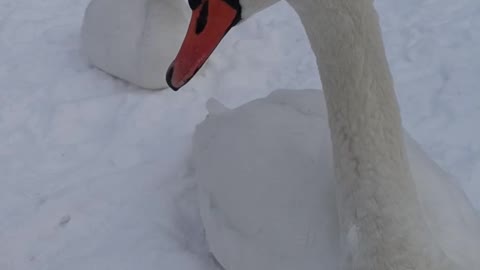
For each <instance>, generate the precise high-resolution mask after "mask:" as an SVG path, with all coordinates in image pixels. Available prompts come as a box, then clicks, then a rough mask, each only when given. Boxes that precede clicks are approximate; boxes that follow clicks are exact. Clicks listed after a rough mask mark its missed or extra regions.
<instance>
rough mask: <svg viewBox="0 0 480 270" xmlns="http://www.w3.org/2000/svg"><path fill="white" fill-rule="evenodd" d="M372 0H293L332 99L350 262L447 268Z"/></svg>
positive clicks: (347, 259)
mask: <svg viewBox="0 0 480 270" xmlns="http://www.w3.org/2000/svg"><path fill="white" fill-rule="evenodd" d="M372 1H373V0H292V1H289V3H290V4H291V5H292V6H293V7H294V9H295V10H296V11H297V13H298V14H299V16H300V17H301V19H302V22H303V24H304V26H305V29H306V32H307V35H308V37H309V39H310V42H311V45H312V49H313V50H314V52H315V54H316V57H317V64H318V67H319V70H320V75H321V78H322V84H323V90H324V93H325V98H326V101H327V105H328V114H329V123H330V129H331V137H332V142H333V152H334V163H335V172H336V178H337V198H338V208H339V209H338V210H339V218H340V224H341V232H342V242H343V248H344V252H345V262H344V263H345V266H344V267H345V269H356V270H357V269H358V270H360V269H362V270H367V269H368V270H371V269H433V268H430V267H431V266H432V265H437V266H439V268H437V269H441V267H440V265H439V264H437V263H439V262H441V261H442V260H441V258H442V257H443V255H442V252H441V251H439V250H438V249H436V248H434V247H433V246H434V244H433V243H432V241H431V240H432V239H430V238H429V236H428V235H429V232H428V228H427V226H426V223H425V222H424V220H423V218H422V215H421V212H420V211H421V210H420V207H421V206H420V203H419V200H418V198H417V195H416V191H415V184H414V182H413V180H412V177H411V175H410V170H409V165H408V162H407V159H406V155H405V149H404V140H403V129H402V125H401V118H400V112H399V108H398V104H397V100H396V97H395V92H394V88H393V81H392V77H391V75H390V71H389V67H388V64H387V60H386V57H385V50H384V47H383V41H382V37H381V33H380V27H379V23H378V16H377V14H376V12H375V9H374V7H373V2H372ZM419 256H420V257H422V256H423V257H425V259H422V258H419ZM432 261H435V262H432ZM441 263H442V265H443V262H441ZM429 264H431V265H430V266H428V265H429Z"/></svg>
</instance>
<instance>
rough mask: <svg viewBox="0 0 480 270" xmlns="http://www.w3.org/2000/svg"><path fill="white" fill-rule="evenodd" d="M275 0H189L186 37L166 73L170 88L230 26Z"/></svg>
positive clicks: (183, 78)
mask: <svg viewBox="0 0 480 270" xmlns="http://www.w3.org/2000/svg"><path fill="white" fill-rule="evenodd" d="M278 1H279V0H188V4H189V5H190V8H191V10H192V15H191V19H190V24H189V26H188V30H187V34H186V36H185V39H184V40H183V43H182V45H181V47H180V50H179V52H178V54H177V56H176V57H175V59H174V60H173V62H172V64H171V65H170V67H169V68H168V71H167V74H166V80H167V83H168V85H169V86H170V88H172V89H173V90H178V89H180V88H181V87H182V86H184V85H185V84H186V83H188V81H189V80H190V79H191V78H193V76H195V74H196V73H197V71H198V70H199V69H200V68H201V67H202V66H203V64H204V63H205V62H206V61H207V59H208V57H209V56H210V55H211V54H212V53H213V51H214V50H215V48H216V47H217V46H218V44H220V42H221V41H222V39H223V37H224V36H225V35H226V34H227V33H228V32H229V31H230V29H232V27H234V26H235V25H237V24H238V23H239V22H240V21H241V20H245V19H247V18H248V17H250V16H251V15H253V14H255V13H257V12H259V11H261V10H263V9H265V8H266V7H269V6H271V5H272V4H274V3H276V2H278Z"/></svg>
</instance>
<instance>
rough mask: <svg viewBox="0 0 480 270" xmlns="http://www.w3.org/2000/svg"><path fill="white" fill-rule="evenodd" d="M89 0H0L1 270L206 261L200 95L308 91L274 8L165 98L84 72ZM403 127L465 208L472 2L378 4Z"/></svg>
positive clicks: (479, 191)
mask: <svg viewBox="0 0 480 270" xmlns="http://www.w3.org/2000/svg"><path fill="white" fill-rule="evenodd" d="M87 5H88V0H50V1H34V0H2V1H1V2H0V138H1V140H0V172H1V176H0V184H1V186H2V188H1V189H0V269H2V270H3V269H6V270H10V269H14V270H26V269H40V270H41V269H48V270H56V269H59V270H60V269H62V270H63V269H69V270H75V269H102V270H103V269H118V270H121V269H142V270H148V269H179V270H184V269H185V270H187V269H216V268H215V267H216V266H215V263H214V262H213V260H212V259H211V258H210V257H209V256H208V249H207V246H206V244H205V242H204V239H203V227H202V224H201V222H200V219H199V215H198V210H197V202H196V191H195V183H194V181H193V179H192V178H191V177H190V175H191V172H190V171H189V166H188V159H189V155H190V154H189V153H190V151H191V150H190V148H191V138H192V134H193V130H194V128H195V126H196V124H198V123H200V122H201V121H202V120H203V119H204V118H205V115H206V109H205V104H206V102H207V100H208V99H209V98H210V97H214V98H216V99H218V100H219V101H221V102H222V103H224V104H226V105H227V106H228V107H237V106H239V105H242V104H244V103H246V102H248V101H251V100H253V99H256V98H259V97H264V96H266V95H268V94H269V93H270V92H272V91H273V90H275V89H279V88H283V89H304V88H319V87H320V80H319V78H318V75H317V72H316V71H315V70H316V66H315V62H314V60H313V55H312V53H311V52H310V50H309V45H308V43H307V40H306V37H305V34H304V33H303V31H302V28H301V25H300V22H299V21H298V19H297V17H296V15H295V14H294V13H293V11H292V10H291V9H290V8H289V7H288V6H287V5H286V4H285V3H280V4H278V5H276V6H274V7H272V8H271V9H269V10H266V11H264V12H262V15H263V16H256V17H255V18H252V20H250V21H247V22H245V23H243V24H241V25H240V26H238V27H237V28H236V29H235V31H232V32H231V33H230V34H229V35H228V36H227V37H226V39H225V40H224V42H222V44H221V46H220V47H219V48H218V50H217V52H216V53H215V54H214V55H213V56H212V58H211V60H210V61H209V62H208V63H207V64H206V65H205V67H204V68H203V70H202V71H201V72H200V73H199V74H198V76H197V77H196V78H195V79H193V80H192V81H191V83H190V84H189V85H188V86H187V87H185V88H184V89H182V90H181V91H179V92H173V91H149V90H142V89H139V88H137V87H135V86H132V85H129V84H127V83H125V82H123V81H120V80H117V79H114V78H112V77H110V76H109V75H107V74H105V73H103V72H101V71H99V70H97V69H95V68H93V67H91V66H90V65H89V64H88V62H87V60H86V56H85V54H84V52H83V51H82V50H81V49H80V30H81V29H80V28H81V22H82V16H83V13H84V11H85V8H86V7H87ZM377 7H378V9H379V13H380V16H381V19H382V26H383V30H384V38H385V44H386V48H387V52H388V58H389V61H390V64H391V68H392V73H393V75H394V77H395V83H396V87H397V94H398V97H399V99H400V105H401V108H402V114H403V120H404V125H405V127H406V129H407V130H408V131H409V132H410V133H411V134H412V135H413V137H415V138H416V139H417V140H418V141H419V142H420V143H421V144H422V146H423V147H424V149H425V150H426V151H427V152H428V153H429V154H430V155H431V156H432V158H434V159H435V160H436V161H437V162H438V163H439V164H440V165H441V166H442V167H443V168H445V169H446V170H447V171H449V172H451V173H452V174H453V175H454V176H455V177H456V178H457V179H458V180H459V182H460V184H461V185H462V186H463V187H464V189H465V191H466V192H467V194H468V195H469V197H470V199H471V200H472V202H473V203H474V204H475V205H476V207H477V208H478V209H480V141H479V140H478V138H480V127H478V126H476V123H477V122H478V119H479V117H480V105H479V100H480V92H479V91H478V89H477V88H478V87H477V85H478V83H477V82H478V75H477V74H478V70H480V52H479V51H478V48H479V45H480V44H479V43H480V32H478V31H477V29H478V28H479V27H480V3H479V2H478V1H476V0H458V1H450V0H405V1H395V0H381V1H377Z"/></svg>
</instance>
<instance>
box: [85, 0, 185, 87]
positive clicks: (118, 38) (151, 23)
mask: <svg viewBox="0 0 480 270" xmlns="http://www.w3.org/2000/svg"><path fill="white" fill-rule="evenodd" d="M188 13H189V8H188V5H187V4H186V3H185V1H183V0H92V1H91V2H90V4H89V6H88V8H87V10H86V12H85V16H84V21H83V27H82V44H83V50H84V52H85V54H86V56H87V57H88V60H89V62H90V63H91V64H93V65H94V66H96V67H98V68H100V69H101V70H103V71H105V72H107V73H109V74H111V75H113V76H115V77H118V78H121V79H123V80H126V81H128V82H130V83H133V84H135V85H138V86H140V87H142V88H148V89H161V88H165V87H167V84H166V82H165V76H164V74H165V72H166V71H167V68H168V66H169V64H170V62H171V61H172V60H173V56H174V55H175V54H176V53H177V51H178V47H179V46H180V44H181V42H182V39H183V37H184V34H183V33H184V32H185V30H186V28H187V24H188V17H187V16H188Z"/></svg>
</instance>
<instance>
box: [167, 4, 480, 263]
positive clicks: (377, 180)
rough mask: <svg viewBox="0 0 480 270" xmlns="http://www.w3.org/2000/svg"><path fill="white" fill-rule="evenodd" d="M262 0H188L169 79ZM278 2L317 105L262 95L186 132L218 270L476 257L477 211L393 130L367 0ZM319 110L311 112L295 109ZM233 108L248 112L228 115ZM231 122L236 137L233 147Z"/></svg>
mask: <svg viewBox="0 0 480 270" xmlns="http://www.w3.org/2000/svg"><path fill="white" fill-rule="evenodd" d="M275 2H276V1H274V0H199V1H191V3H193V5H191V6H192V20H191V23H190V25H189V28H188V30H187V35H186V37H185V40H184V42H183V43H182V46H181V48H180V50H179V53H178V54H177V56H176V58H175V60H174V61H173V63H172V64H171V66H170V68H169V70H168V72H167V75H166V79H167V82H168V84H169V86H170V87H171V88H172V89H174V90H178V89H179V88H181V87H182V86H183V85H185V84H186V83H187V82H188V81H189V80H190V79H191V78H192V77H193V76H194V75H195V73H196V72H197V70H199V69H200V67H201V66H202V64H203V63H204V62H205V61H206V59H207V58H208V56H209V55H210V54H211V53H212V52H213V51H214V49H215V47H216V46H217V45H218V43H219V42H220V41H221V40H222V38H223V36H224V35H225V34H226V33H227V32H228V31H229V30H230V29H231V28H232V26H234V25H235V24H237V23H238V22H239V21H240V19H241V18H243V19H245V18H246V17H248V16H249V15H252V14H255V12H256V11H259V10H261V9H262V8H265V7H267V6H268V5H270V4H273V3H275ZM288 3H289V4H290V5H291V6H292V7H293V8H294V9H295V11H296V12H297V14H298V15H299V18H300V20H301V21H302V23H303V25H304V27H305V31H306V33H307V36H308V37H309V40H310V43H311V46H312V50H313V52H314V53H315V56H316V58H317V65H318V67H319V73H320V77H321V80H322V85H323V95H324V97H325V106H322V104H321V102H320V100H321V96H320V95H318V96H309V97H308V98H302V95H301V94H297V95H299V96H298V97H296V98H295V99H283V100H282V98H280V99H275V98H273V97H272V99H273V100H274V102H270V104H269V103H268V102H263V103H262V102H261V101H257V102H256V103H254V104H262V105H261V106H260V105H258V106H259V107H255V106H253V105H252V106H251V107H247V106H246V107H245V109H239V113H238V114H237V113H234V112H225V115H227V116H230V118H229V117H218V122H217V124H216V125H217V126H224V127H225V130H226V131H225V130H221V129H217V130H215V129H214V130H215V131H216V132H214V133H208V132H206V131H205V133H206V134H207V135H203V136H199V138H201V139H198V140H197V141H196V142H195V149H196V150H195V151H194V165H195V168H196V170H197V171H198V180H199V190H200V202H201V204H200V208H201V213H202V218H203V220H204V223H205V228H206V235H207V240H208V242H209V243H210V245H211V248H212V252H213V254H214V255H215V257H216V258H217V259H218V261H219V262H220V263H221V264H222V265H223V266H224V267H225V268H226V269H227V270H245V269H248V270H250V269H251V270H254V269H258V270H260V269H262V270H268V269H272V270H273V269H319V268H321V267H325V268H324V269H335V268H336V269H341V270H471V269H477V268H479V267H480V259H479V258H478V257H480V256H478V255H477V253H478V250H479V247H480V237H479V235H480V226H479V224H480V221H479V218H478V216H477V214H476V213H475V211H474V210H473V208H472V206H471V205H470V204H469V202H468V200H466V198H465V195H464V194H463V193H462V192H461V191H460V189H458V187H456V186H455V185H454V184H452V183H451V181H450V180H449V179H448V176H446V174H445V173H444V172H442V171H441V170H440V169H439V168H438V167H437V166H436V165H435V163H433V162H432V161H430V160H429V159H428V158H427V157H426V156H425V154H424V153H423V152H422V151H421V150H420V149H419V148H418V146H417V145H416V144H415V143H414V142H413V140H411V139H410V137H409V136H408V135H407V134H405V132H404V131H403V128H402V123H401V117H400V110H399V107H398V103H397V100H396V96H395V91H394V87H393V80H392V76H391V74H390V70H389V67H388V63H387V60H386V56H385V49H384V47H383V41H382V37H381V31H380V25H379V22H378V16H377V14H376V12H375V9H374V7H373V0H354V1H353V0H289V1H288ZM242 16H243V17H242ZM212 22H213V23H212ZM304 95H305V96H307V95H306V94H304ZM275 100H276V101H275ZM278 100H280V101H278ZM310 100H317V101H318V103H309V101H310ZM272 103H274V105H275V104H276V105H275V106H274V105H272ZM279 104H280V105H279ZM289 104H294V105H289ZM298 104H300V105H301V106H300V105H298ZM302 104H303V105H302ZM217 105H218V104H217ZM279 106H280V107H283V109H279ZM213 107H215V109H214V110H215V111H217V112H218V111H221V110H220V109H219V108H221V106H213ZM322 107H323V108H324V109H321V108H322ZM246 108H250V109H246ZM259 108H260V109H259ZM315 108H317V109H315ZM249 110H250V111H249ZM322 110H323V111H324V112H326V113H323V115H324V116H328V117H324V118H323V120H321V117H317V118H315V120H313V121H312V120H311V119H310V118H309V117H308V116H309V115H312V114H313V115H315V113H316V114H317V115H319V112H320V115H322ZM240 112H244V113H245V114H246V115H247V116H248V115H250V116H251V117H252V118H253V119H255V120H254V121H253V123H259V122H261V124H256V125H252V126H250V127H249V126H248V125H246V127H245V126H242V124H244V123H242V121H241V118H243V117H246V116H245V115H243V116H241V115H242V114H241V113H240ZM211 118H212V117H211ZM247 118H248V117H247ZM262 118H263V120H260V119H262ZM284 119H286V120H284ZM327 119H328V120H327ZM208 121H210V120H207V122H208ZM212 121H213V120H212ZM285 121H289V122H291V124H288V123H286V122H285ZM326 122H328V126H327V125H326V124H325V123H326ZM230 123H235V124H236V125H231V124H230ZM268 123H273V124H271V125H269V124H268ZM315 123H318V124H319V126H317V128H311V127H310V126H314V124H315ZM322 123H323V125H324V126H321V125H322ZM289 125H290V126H289ZM296 125H298V126H296ZM205 126H207V125H205ZM265 127H269V128H272V130H273V132H272V131H269V130H265V129H264V128H265ZM201 129H202V128H199V132H198V134H201V133H202V131H201ZM203 129H206V128H203ZM212 129H213V128H212ZM232 131H234V132H232ZM222 133H225V134H228V135H225V137H222V135H221V134H222ZM238 134H241V135H244V137H246V138H248V139H249V140H248V141H245V144H244V145H243V144H239V145H240V146H239V145H237V144H238V142H236V141H235V138H237V136H238ZM266 134H268V135H266ZM328 135H329V136H328ZM276 137H279V138H280V139H278V138H276ZM326 138H330V141H328V140H327V139H326ZM241 140H243V138H242V139H241ZM241 140H240V141H241ZM275 140H279V141H280V143H277V142H272V141H275ZM249 143H252V144H253V146H248V144H249ZM319 145H320V146H319ZM328 146H331V151H326V149H327V148H328ZM250 147H251V148H250ZM209 148H212V149H217V150H216V151H213V150H212V154H211V155H210V154H208V151H207V150H208V149H209ZM259 150H260V151H259ZM230 152H232V153H235V154H236V155H238V156H244V157H243V158H235V156H236V155H234V156H230V155H229V153H230ZM195 153H196V154H195ZM202 153H203V154H202ZM215 153H217V154H218V155H221V157H219V158H216V157H215V155H216V154H215ZM222 153H223V154H222ZM250 154H251V155H250ZM195 156H196V157H195ZM212 160H213V161H212ZM330 162H331V163H330ZM331 164H332V165H331ZM330 165H331V166H330ZM320 169H321V170H320ZM332 175H333V177H332ZM332 178H333V180H329V179H332ZM332 182H333V184H334V185H333V186H334V187H333V188H331V187H329V185H330V184H331V183H332ZM333 194H335V196H333ZM332 198H335V200H333V199H332ZM332 205H334V207H333V206H332ZM336 219H337V220H336ZM336 222H337V223H336ZM337 256H338V257H337Z"/></svg>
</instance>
